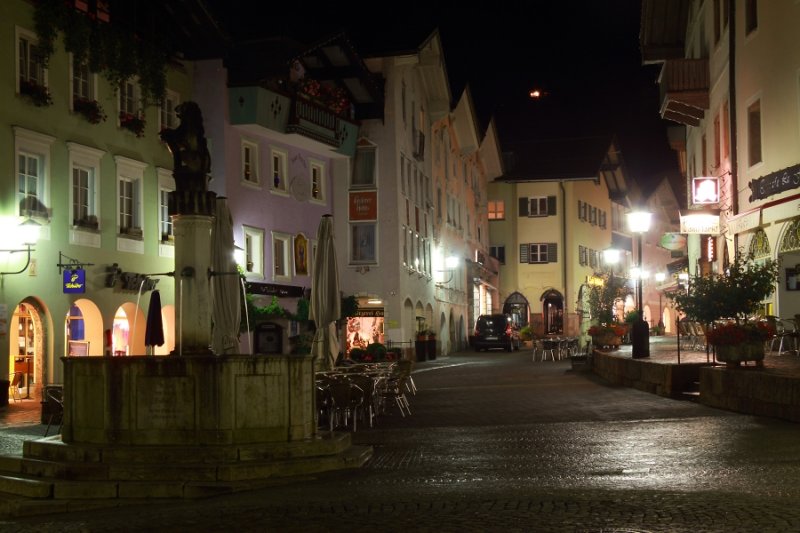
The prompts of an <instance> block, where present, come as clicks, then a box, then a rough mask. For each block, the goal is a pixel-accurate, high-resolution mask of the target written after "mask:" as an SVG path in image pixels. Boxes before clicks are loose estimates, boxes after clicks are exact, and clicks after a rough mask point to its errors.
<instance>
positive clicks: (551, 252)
mask: <svg viewBox="0 0 800 533" xmlns="http://www.w3.org/2000/svg"><path fill="white" fill-rule="evenodd" d="M547 262H548V263H557V262H558V244H556V243H554V242H551V243H548V244H547Z"/></svg>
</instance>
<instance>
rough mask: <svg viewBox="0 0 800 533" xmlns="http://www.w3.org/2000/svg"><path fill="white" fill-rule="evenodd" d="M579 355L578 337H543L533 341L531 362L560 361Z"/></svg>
mask: <svg viewBox="0 0 800 533" xmlns="http://www.w3.org/2000/svg"><path fill="white" fill-rule="evenodd" d="M581 353H582V351H581V346H580V337H544V338H541V339H534V341H533V353H532V354H531V360H532V361H533V362H534V363H535V362H536V361H537V360H538V361H547V360H548V359H549V360H550V361H560V360H562V359H567V358H569V357H571V356H573V355H579V354H581Z"/></svg>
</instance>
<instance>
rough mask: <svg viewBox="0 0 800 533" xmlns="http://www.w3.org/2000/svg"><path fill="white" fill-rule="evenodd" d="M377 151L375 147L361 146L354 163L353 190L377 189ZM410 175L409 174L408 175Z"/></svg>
mask: <svg viewBox="0 0 800 533" xmlns="http://www.w3.org/2000/svg"><path fill="white" fill-rule="evenodd" d="M375 159H376V151H375V147H374V146H359V147H358V148H357V149H356V156H355V158H354V162H353V178H352V182H351V183H350V186H351V187H352V188H354V189H355V188H371V187H375V166H376V165H375V163H376V161H375ZM406 175H408V174H406Z"/></svg>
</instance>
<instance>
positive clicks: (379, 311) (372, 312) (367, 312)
mask: <svg viewBox="0 0 800 533" xmlns="http://www.w3.org/2000/svg"><path fill="white" fill-rule="evenodd" d="M355 316H358V317H367V316H377V317H382V316H383V308H382V307H381V308H377V307H376V308H373V309H370V308H365V309H361V308H359V309H358V310H356V314H355Z"/></svg>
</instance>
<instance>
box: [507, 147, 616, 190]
mask: <svg viewBox="0 0 800 533" xmlns="http://www.w3.org/2000/svg"><path fill="white" fill-rule="evenodd" d="M613 144H614V142H613V137H611V136H608V137H607V136H600V137H575V138H562V139H537V140H527V141H515V142H508V143H504V145H503V162H504V165H505V172H504V174H503V175H502V176H500V177H499V178H497V180H496V181H505V182H522V181H549V180H561V179H566V180H569V179H591V178H594V179H600V173H601V171H602V170H603V168H604V167H605V163H606V156H607V155H608V153H609V149H610V148H611V146H612V145H613Z"/></svg>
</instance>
